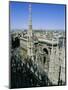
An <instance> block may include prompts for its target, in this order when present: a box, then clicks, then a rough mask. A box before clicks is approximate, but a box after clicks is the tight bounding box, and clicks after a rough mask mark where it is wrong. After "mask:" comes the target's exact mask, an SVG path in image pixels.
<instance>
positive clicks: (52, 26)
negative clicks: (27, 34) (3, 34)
mask: <svg viewBox="0 0 68 90" xmlns="http://www.w3.org/2000/svg"><path fill="white" fill-rule="evenodd" d="M31 4H32V28H33V29H45V30H65V5H63V4H41V3H31ZM28 6H29V3H28V2H22V3H20V2H10V29H11V30H12V29H28V25H29V24H28V22H29V10H28Z"/></svg>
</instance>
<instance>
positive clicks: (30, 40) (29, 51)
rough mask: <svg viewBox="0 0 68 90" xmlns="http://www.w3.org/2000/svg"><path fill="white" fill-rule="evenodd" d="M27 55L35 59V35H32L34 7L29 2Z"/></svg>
mask: <svg viewBox="0 0 68 90" xmlns="http://www.w3.org/2000/svg"><path fill="white" fill-rule="evenodd" d="M27 55H28V56H29V57H30V58H32V59H33V37H32V8H31V4H29V29H28V37H27Z"/></svg>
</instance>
